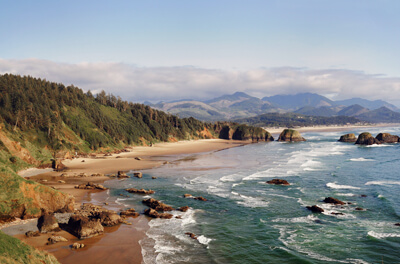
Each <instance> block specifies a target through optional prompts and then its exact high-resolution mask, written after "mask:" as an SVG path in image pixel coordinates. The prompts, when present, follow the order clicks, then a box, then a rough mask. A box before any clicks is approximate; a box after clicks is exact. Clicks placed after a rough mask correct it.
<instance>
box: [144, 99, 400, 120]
mask: <svg viewBox="0 0 400 264" xmlns="http://www.w3.org/2000/svg"><path fill="white" fill-rule="evenodd" d="M147 104H149V105H150V106H152V107H154V108H156V109H159V110H162V111H166V112H169V113H172V114H177V115H179V116H181V117H195V118H197V119H199V120H203V121H216V120H241V119H243V118H249V117H255V116H258V115H262V114H267V113H280V114H283V113H290V112H294V113H297V114H302V115H306V116H323V117H336V116H350V117H355V118H357V119H359V121H364V122H371V123H376V122H400V117H399V116H398V115H397V114H396V113H398V112H399V111H400V109H399V108H397V107H396V106H394V105H392V104H390V103H388V102H385V101H382V100H375V101H370V100H366V99H361V98H353V99H348V100H341V101H333V100H330V99H328V98H326V97H324V96H322V95H318V94H314V93H300V94H296V95H275V96H270V97H264V98H262V99H259V98H257V97H253V96H250V95H248V94H246V93H243V92H236V93H234V94H227V95H222V96H220V97H217V98H213V99H209V100H205V101H196V100H184V101H174V102H170V103H168V102H160V103H157V104H151V103H148V102H147ZM382 107H384V108H385V110H383V109H381V108H382ZM378 109H381V110H378ZM370 111H374V112H372V113H370V114H367V112H370Z"/></svg>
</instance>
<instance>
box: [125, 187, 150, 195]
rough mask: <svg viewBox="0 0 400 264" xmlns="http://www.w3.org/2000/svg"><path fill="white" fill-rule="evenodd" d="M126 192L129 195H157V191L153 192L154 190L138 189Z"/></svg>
mask: <svg viewBox="0 0 400 264" xmlns="http://www.w3.org/2000/svg"><path fill="white" fill-rule="evenodd" d="M125 191H127V192H129V193H138V194H153V193H155V191H153V190H145V189H136V188H130V189H125Z"/></svg>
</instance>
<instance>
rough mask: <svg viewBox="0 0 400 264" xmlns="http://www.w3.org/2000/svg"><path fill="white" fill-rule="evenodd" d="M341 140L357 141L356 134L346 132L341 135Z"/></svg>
mask: <svg viewBox="0 0 400 264" xmlns="http://www.w3.org/2000/svg"><path fill="white" fill-rule="evenodd" d="M338 141H340V142H352V143H354V142H356V141H357V138H356V135H354V133H350V134H346V135H343V136H341V137H340V139H339V140H338Z"/></svg>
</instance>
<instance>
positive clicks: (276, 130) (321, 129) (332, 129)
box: [263, 123, 400, 135]
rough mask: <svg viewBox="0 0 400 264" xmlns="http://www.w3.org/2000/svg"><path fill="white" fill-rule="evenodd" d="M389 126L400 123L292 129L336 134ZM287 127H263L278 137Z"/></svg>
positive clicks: (399, 124)
mask: <svg viewBox="0 0 400 264" xmlns="http://www.w3.org/2000/svg"><path fill="white" fill-rule="evenodd" d="M389 126H400V123H379V124H370V125H343V126H306V127H294V128H293V129H294V130H297V131H299V132H300V133H302V132H336V131H346V130H353V129H358V128H374V127H389ZM286 128H287V127H263V129H265V130H267V131H268V132H269V133H271V134H274V135H279V134H280V133H281V132H282V131H283V130H284V129H286Z"/></svg>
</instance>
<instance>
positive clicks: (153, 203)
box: [142, 198, 174, 212]
mask: <svg viewBox="0 0 400 264" xmlns="http://www.w3.org/2000/svg"><path fill="white" fill-rule="evenodd" d="M142 202H143V203H144V204H145V205H147V206H148V207H150V208H153V209H154V210H156V211H164V212H165V211H172V210H174V209H173V208H172V207H171V206H169V205H166V204H165V203H162V202H160V201H158V200H156V199H153V198H149V199H146V200H143V201H142Z"/></svg>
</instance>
